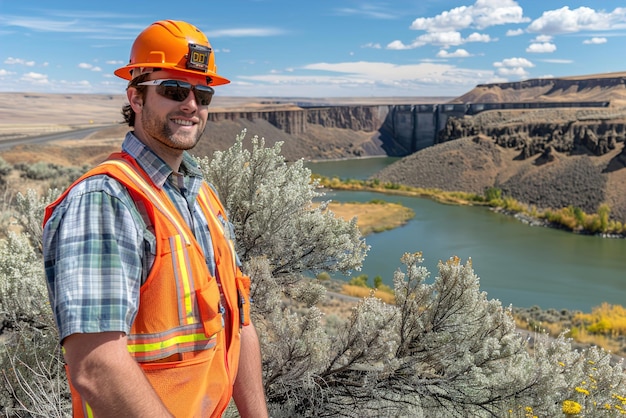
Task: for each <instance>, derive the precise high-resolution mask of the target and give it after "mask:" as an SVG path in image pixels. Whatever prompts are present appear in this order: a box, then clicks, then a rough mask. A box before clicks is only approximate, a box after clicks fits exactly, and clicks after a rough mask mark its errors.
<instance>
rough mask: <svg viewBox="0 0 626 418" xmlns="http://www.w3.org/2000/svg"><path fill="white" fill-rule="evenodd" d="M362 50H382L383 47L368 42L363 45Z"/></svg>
mask: <svg viewBox="0 0 626 418" xmlns="http://www.w3.org/2000/svg"><path fill="white" fill-rule="evenodd" d="M361 48H372V49H380V48H381V46H380V44H379V43H377V42H376V43H374V42H368V43H366V44H365V45H362V46H361Z"/></svg>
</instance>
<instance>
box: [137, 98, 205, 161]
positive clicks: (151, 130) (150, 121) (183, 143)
mask: <svg viewBox="0 0 626 418" xmlns="http://www.w3.org/2000/svg"><path fill="white" fill-rule="evenodd" d="M171 119H175V114H174V117H173V115H172V114H168V115H167V116H166V117H165V118H162V119H161V118H159V117H157V116H156V115H155V114H154V113H152V111H150V109H149V108H148V107H145V106H144V108H143V110H142V112H141V123H142V126H143V129H144V131H145V132H146V133H147V134H148V135H150V136H151V137H152V138H154V139H156V140H157V141H159V142H161V143H162V144H163V145H166V146H168V147H169V148H174V149H179V150H183V151H184V150H190V149H192V148H193V147H195V146H196V144H197V143H198V141H200V137H201V136H202V133H203V132H204V128H206V125H205V126H204V127H203V128H202V129H200V128H199V124H196V125H195V126H196V127H197V131H196V134H195V138H194V137H193V136H192V135H193V134H192V133H187V132H184V131H178V132H176V133H174V132H173V131H172V129H171V127H170V125H169V121H170V120H171Z"/></svg>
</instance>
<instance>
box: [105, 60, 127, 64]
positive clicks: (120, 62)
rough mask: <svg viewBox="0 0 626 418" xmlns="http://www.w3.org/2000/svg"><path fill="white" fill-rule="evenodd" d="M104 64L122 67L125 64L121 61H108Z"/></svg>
mask: <svg viewBox="0 0 626 418" xmlns="http://www.w3.org/2000/svg"><path fill="white" fill-rule="evenodd" d="M105 63H106V64H109V65H124V64H125V62H124V61H122V60H109V61H106V62H105Z"/></svg>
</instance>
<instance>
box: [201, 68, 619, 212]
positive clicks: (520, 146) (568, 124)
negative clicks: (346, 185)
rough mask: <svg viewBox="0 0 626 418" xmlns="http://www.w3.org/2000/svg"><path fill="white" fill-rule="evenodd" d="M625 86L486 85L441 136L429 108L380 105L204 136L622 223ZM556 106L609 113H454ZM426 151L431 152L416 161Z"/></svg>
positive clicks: (233, 123)
mask: <svg viewBox="0 0 626 418" xmlns="http://www.w3.org/2000/svg"><path fill="white" fill-rule="evenodd" d="M625 80H626V73H620V74H605V75H600V76H592V77H569V78H561V79H536V80H527V81H522V82H517V83H500V84H490V85H480V86H477V87H476V88H475V89H473V90H472V91H470V92H468V93H467V94H465V95H463V96H460V97H459V98H457V99H454V100H452V101H451V102H449V103H450V105H449V107H450V108H451V109H452V111H451V113H449V116H447V119H446V120H445V122H444V124H443V125H442V126H440V125H439V124H440V121H439V120H437V117H434V116H433V114H434V111H430V110H428V109H430V108H429V106H431V105H421V106H419V108H418V107H416V106H415V104H404V105H402V104H384V105H367V106H366V105H348V106H323V107H321V106H320V107H306V108H303V107H296V106H292V107H286V108H276V109H272V110H258V109H257V110H251V111H227V112H219V113H213V114H211V122H210V123H211V126H210V127H209V129H208V131H210V132H212V134H210V135H211V136H213V137H215V136H217V137H230V138H234V136H235V135H236V134H238V133H239V132H240V131H241V129H242V128H244V127H245V128H246V129H248V132H250V134H256V135H259V136H263V137H265V138H268V139H269V140H270V141H283V142H284V145H283V154H284V155H285V156H286V157H287V159H289V160H293V159H297V158H305V159H339V158H354V157H364V156H378V155H393V156H403V155H405V156H406V157H405V158H404V159H402V160H401V161H399V162H398V163H396V164H394V165H392V166H390V167H388V169H386V170H383V172H381V173H379V174H377V175H376V177H377V178H379V179H381V180H383V181H393V182H397V183H403V184H408V185H413V186H418V187H434V188H440V189H443V190H451V191H454V190H461V191H469V192H475V193H482V192H483V191H484V190H485V188H487V187H499V188H501V189H502V190H503V192H504V193H505V194H507V195H509V196H512V197H514V198H516V199H518V200H519V201H521V202H524V203H529V204H533V205H536V206H538V207H542V208H543V207H551V208H560V207H564V206H570V205H573V206H577V207H580V208H581V209H583V210H584V211H586V212H595V211H597V209H598V207H599V205H600V204H602V203H608V204H609V206H610V207H611V217H612V218H613V219H616V220H619V221H622V222H626V193H624V192H623V191H624V187H626V148H625V147H624V143H625V138H626V128H625V126H626V83H625ZM558 101H567V102H590V101H591V102H593V101H608V102H610V104H611V105H610V106H609V107H606V108H576V107H572V108H549V109H523V110H522V109H516V110H489V111H484V112H482V113H478V114H476V115H473V116H469V115H465V114H464V112H456V110H454V109H455V106H456V107H458V106H459V104H468V103H519V102H529V103H530V102H534V103H542V102H543V103H545V102H552V103H554V102H558ZM461 107H462V106H461ZM422 108H424V109H426V110H423V109H422ZM455 112H456V113H457V114H456V115H455ZM424 121H425V122H426V125H428V126H429V129H430V130H431V131H432V129H437V130H438V132H439V133H438V135H437V136H436V139H434V140H433V142H434V143H436V145H434V146H428V145H430V144H428V142H427V141H424V140H423V139H420V135H422V134H423V133H424V132H425V131H424V129H423V128H420V126H418V125H419V124H420V123H422V122H424ZM422 126H424V125H423V124H422ZM440 128H441V129H440ZM420 129H422V130H420ZM427 130H428V129H427ZM420 141H422V144H426V146H424V147H423V148H424V149H421V150H420V151H418V152H415V153H412V151H413V150H414V149H415V146H416V143H419V142H420ZM204 143H205V144H206V143H209V144H210V141H209V142H204ZM227 145H228V144H222V145H221V146H222V147H223V146H227ZM417 148H418V149H419V148H421V147H419V146H418V147H417ZM209 152H210V150H207V151H206V153H207V154H208V153H209Z"/></svg>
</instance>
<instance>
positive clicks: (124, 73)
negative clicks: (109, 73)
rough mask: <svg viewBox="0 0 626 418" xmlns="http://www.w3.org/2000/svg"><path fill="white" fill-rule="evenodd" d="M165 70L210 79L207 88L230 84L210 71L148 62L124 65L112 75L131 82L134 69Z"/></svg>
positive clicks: (227, 80)
mask: <svg viewBox="0 0 626 418" xmlns="http://www.w3.org/2000/svg"><path fill="white" fill-rule="evenodd" d="M141 67H144V68H165V69H171V70H175V71H178V72H181V73H188V74H193V75H200V76H205V77H210V78H211V82H210V83H209V84H208V85H209V86H221V85H224V84H228V83H230V80H229V79H227V78H224V77H222V76H220V75H218V74H216V73H214V72H212V71H207V72H200V71H197V70H188V69H185V68H180V67H178V66H177V65H176V64H171V63H162V64H156V63H154V62H150V63H139V64H129V65H125V66H124V67H121V68H118V69H117V70H115V71H113V74H115V75H116V76H118V77H120V78H123V79H124V80H129V81H130V80H132V79H133V77H132V74H131V71H132V70H133V69H134V68H141Z"/></svg>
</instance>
